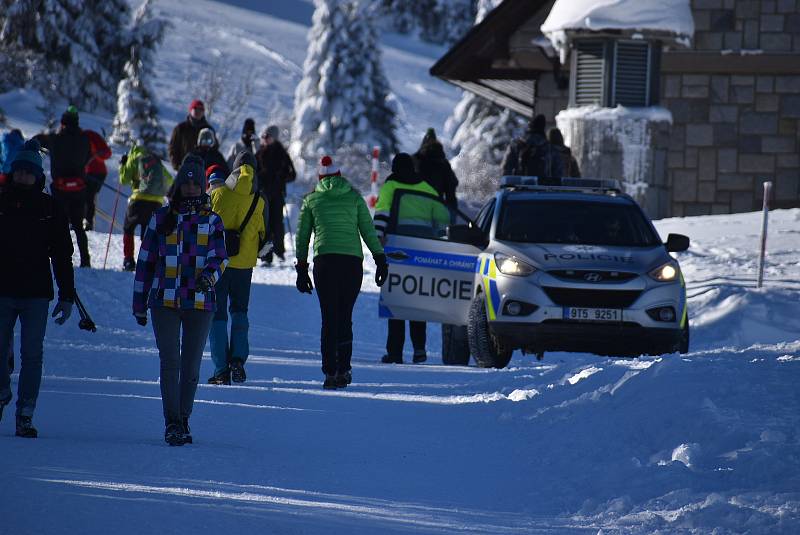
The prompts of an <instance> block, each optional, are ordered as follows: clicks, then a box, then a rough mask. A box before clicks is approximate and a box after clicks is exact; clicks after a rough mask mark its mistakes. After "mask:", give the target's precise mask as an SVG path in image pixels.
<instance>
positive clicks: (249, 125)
mask: <svg viewBox="0 0 800 535" xmlns="http://www.w3.org/2000/svg"><path fill="white" fill-rule="evenodd" d="M242 151H247V152H249V153H250V154H252V155H253V156H255V155H256V152H257V151H258V138H257V136H256V122H255V121H254V120H253V119H251V118H249V117H248V118H247V119H245V120H244V125H243V126H242V136H241V137H240V138H239V139H237V140H236V143H234V144H233V146H232V147H231V149H230V150H229V151H228V159H227V162H228V168H229V169H235V167H234V166H233V161H234V160H235V159H236V156H237V155H238V154H239V153H240V152H242Z"/></svg>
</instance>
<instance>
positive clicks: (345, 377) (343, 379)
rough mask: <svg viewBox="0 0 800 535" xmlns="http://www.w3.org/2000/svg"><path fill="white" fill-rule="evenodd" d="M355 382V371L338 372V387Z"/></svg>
mask: <svg viewBox="0 0 800 535" xmlns="http://www.w3.org/2000/svg"><path fill="white" fill-rule="evenodd" d="M352 382H353V372H351V371H346V372H344V373H337V374H336V388H345V387H346V386H347V385H349V384H350V383H352Z"/></svg>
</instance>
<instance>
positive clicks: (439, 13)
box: [381, 0, 477, 44]
mask: <svg viewBox="0 0 800 535" xmlns="http://www.w3.org/2000/svg"><path fill="white" fill-rule="evenodd" d="M381 6H382V12H383V14H384V17H385V19H386V21H387V22H388V25H389V27H390V28H391V29H393V30H394V31H397V32H400V33H410V34H415V35H417V36H419V37H420V38H421V39H424V40H425V41H429V42H431V43H443V44H451V43H454V42H456V41H458V40H459V39H460V38H461V37H462V36H463V35H464V34H465V33H467V31H469V29H470V27H471V26H472V24H473V21H474V20H475V15H476V9H477V0H382V2H381Z"/></svg>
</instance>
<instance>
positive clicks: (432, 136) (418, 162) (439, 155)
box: [414, 128, 458, 209]
mask: <svg viewBox="0 0 800 535" xmlns="http://www.w3.org/2000/svg"><path fill="white" fill-rule="evenodd" d="M414 165H415V167H416V169H417V173H418V174H419V176H420V177H421V178H422V179H423V180H425V182H427V183H428V184H430V185H431V186H433V189H435V190H436V191H437V192H438V194H439V196H440V197H441V198H442V199H443V200H444V203H445V204H446V205H447V206H449V207H450V208H451V209H456V208H457V207H458V201H457V200H456V188H457V187H458V179H457V178H456V174H455V173H454V172H453V168H452V167H450V162H449V161H447V157H446V156H445V154H444V147H443V146H442V144H441V143H439V141H438V140H437V139H436V132H435V131H434V130H433V128H428V131H427V132H425V136H424V137H423V138H422V143H421V144H420V146H419V150H418V151H417V152H416V154H414Z"/></svg>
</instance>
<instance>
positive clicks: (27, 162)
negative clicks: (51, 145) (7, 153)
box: [11, 139, 44, 189]
mask: <svg viewBox="0 0 800 535" xmlns="http://www.w3.org/2000/svg"><path fill="white" fill-rule="evenodd" d="M40 150H41V145H39V142H38V141H36V140H35V139H29V140H28V141H26V142H25V143H24V144H23V145H22V147H21V148H20V149H19V151H17V154H16V156H14V161H13V162H11V173H14V171H17V170H25V171H28V172H29V173H31V174H32V175H35V176H36V184H37V186H38V187H39V189H41V188H43V187H44V168H43V167H42V153H41V152H40Z"/></svg>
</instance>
